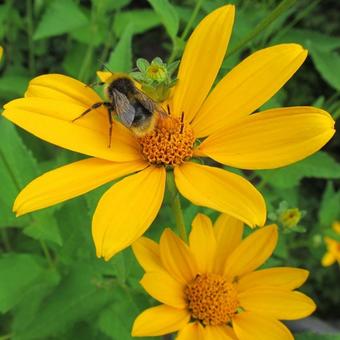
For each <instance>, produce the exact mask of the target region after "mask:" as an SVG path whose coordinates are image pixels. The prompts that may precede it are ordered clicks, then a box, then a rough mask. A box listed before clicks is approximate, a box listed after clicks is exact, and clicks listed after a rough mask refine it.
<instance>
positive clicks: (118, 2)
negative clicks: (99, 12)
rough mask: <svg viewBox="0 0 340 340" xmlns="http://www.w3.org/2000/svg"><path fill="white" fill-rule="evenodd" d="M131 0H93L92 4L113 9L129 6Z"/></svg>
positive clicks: (108, 9)
mask: <svg viewBox="0 0 340 340" xmlns="http://www.w3.org/2000/svg"><path fill="white" fill-rule="evenodd" d="M130 2H131V0H105V1H103V0H92V4H93V5H95V6H97V7H103V10H104V11H112V10H116V9H120V8H122V7H125V6H127V5H128V4H129V3H130Z"/></svg>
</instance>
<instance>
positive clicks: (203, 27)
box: [171, 5, 235, 122]
mask: <svg viewBox="0 0 340 340" xmlns="http://www.w3.org/2000/svg"><path fill="white" fill-rule="evenodd" d="M234 14H235V8H234V6H232V5H227V6H223V7H220V8H218V9H217V10H215V11H213V12H212V13H210V14H209V15H208V16H206V17H205V18H204V19H203V20H202V21H201V22H200V24H199V25H198V26H197V27H196V29H195V30H194V32H193V33H192V34H191V36H190V38H189V40H188V42H187V45H186V47H185V50H184V54H183V57H182V60H181V64H180V66H179V71H178V76H177V79H178V82H177V84H176V87H175V89H174V95H173V103H172V112H171V113H172V114H174V115H180V114H181V113H182V112H184V117H185V119H186V120H187V121H188V122H190V121H191V120H192V118H193V117H194V116H195V114H196V112H197V111H198V110H199V108H200V106H201V105H202V103H203V101H204V99H205V97H206V96H207V94H208V92H209V90H210V88H211V86H212V84H213V82H214V80H215V78H216V75H217V73H218V71H219V69H220V66H221V64H222V61H223V58H224V55H225V52H226V49H227V46H228V42H229V38H230V34H231V30H232V26H233V22H234Z"/></svg>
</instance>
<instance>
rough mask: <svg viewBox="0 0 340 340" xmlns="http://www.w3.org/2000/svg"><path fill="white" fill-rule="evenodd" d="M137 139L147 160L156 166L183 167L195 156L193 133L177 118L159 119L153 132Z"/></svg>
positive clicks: (188, 126) (187, 125)
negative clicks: (182, 165)
mask: <svg viewBox="0 0 340 340" xmlns="http://www.w3.org/2000/svg"><path fill="white" fill-rule="evenodd" d="M137 139H138V142H139V144H140V145H141V150H142V154H143V155H144V157H145V159H146V160H147V161H148V162H149V163H151V164H154V165H170V166H175V165H181V164H182V163H183V162H184V161H185V160H187V159H189V158H191V157H192V155H193V146H194V142H195V137H194V134H193V131H192V129H191V127H190V125H189V124H186V123H185V122H184V121H183V119H179V118H177V117H171V116H169V117H168V118H163V119H159V120H158V122H157V124H156V126H155V128H154V129H153V131H152V132H150V133H149V134H147V135H146V136H143V137H139V138H137Z"/></svg>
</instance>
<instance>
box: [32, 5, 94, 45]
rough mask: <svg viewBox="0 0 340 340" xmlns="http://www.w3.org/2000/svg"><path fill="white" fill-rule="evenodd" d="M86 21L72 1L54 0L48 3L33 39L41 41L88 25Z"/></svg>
mask: <svg viewBox="0 0 340 340" xmlns="http://www.w3.org/2000/svg"><path fill="white" fill-rule="evenodd" d="M88 24H89V22H88V19H87V18H86V16H85V15H84V14H83V12H82V11H81V10H80V8H79V6H77V5H76V4H75V3H74V2H73V1H72V0H54V1H51V2H48V6H47V9H46V11H45V13H44V14H43V16H42V18H41V20H40V22H39V24H38V27H37V29H36V30H35V32H34V35H33V39H34V40H38V39H43V38H48V37H52V36H56V35H60V34H64V33H68V32H71V31H72V30H74V29H76V28H79V27H81V26H85V25H88Z"/></svg>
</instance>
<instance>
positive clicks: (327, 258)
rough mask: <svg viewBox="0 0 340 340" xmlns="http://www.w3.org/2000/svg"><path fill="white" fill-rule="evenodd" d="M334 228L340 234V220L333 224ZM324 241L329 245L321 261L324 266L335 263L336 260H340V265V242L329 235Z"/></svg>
mask: <svg viewBox="0 0 340 340" xmlns="http://www.w3.org/2000/svg"><path fill="white" fill-rule="evenodd" d="M332 228H333V230H334V231H335V232H336V233H337V234H340V222H339V221H335V222H334V223H333V224H332ZM324 241H325V243H326V246H327V252H326V253H325V255H324V256H323V258H322V261H321V263H322V265H323V266H324V267H328V266H331V265H332V264H334V263H335V262H338V264H339V265H340V242H339V241H337V240H334V239H332V238H330V237H328V236H326V237H325V238H324Z"/></svg>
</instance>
